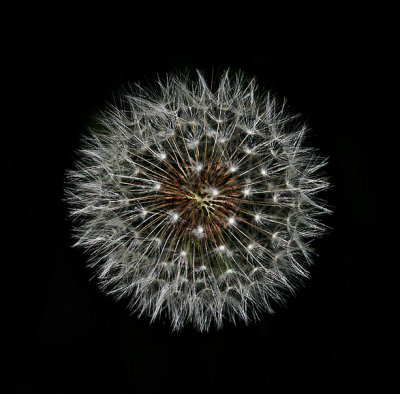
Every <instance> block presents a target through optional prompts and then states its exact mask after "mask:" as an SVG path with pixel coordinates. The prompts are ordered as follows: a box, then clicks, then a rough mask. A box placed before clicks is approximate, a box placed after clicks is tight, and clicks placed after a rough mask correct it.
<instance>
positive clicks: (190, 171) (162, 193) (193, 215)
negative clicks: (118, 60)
mask: <svg viewBox="0 0 400 394" xmlns="http://www.w3.org/2000/svg"><path fill="white" fill-rule="evenodd" d="M241 188H243V184H241V183H240V182H239V180H238V177H237V176H235V175H234V174H233V173H232V172H231V171H229V169H228V167H226V166H225V165H223V164H222V163H221V161H218V160H208V161H207V162H206V163H204V165H203V167H202V168H201V170H199V169H196V168H195V166H190V167H189V166H188V165H187V164H186V163H184V164H176V166H173V165H169V167H168V174H167V175H166V176H165V178H164V180H163V181H162V182H161V187H160V189H159V191H158V194H157V197H156V200H155V204H154V206H153V207H152V209H156V210H159V211H162V212H166V213H168V214H171V215H174V214H177V215H179V216H178V218H179V219H178V220H177V222H176V227H175V228H174V231H175V232H176V235H175V236H178V237H180V236H182V237H186V236H188V234H189V232H191V231H194V229H196V228H202V232H201V237H199V238H210V239H211V240H212V241H216V239H217V238H218V239H220V238H221V232H222V229H223V228H225V227H226V226H227V222H228V219H229V217H231V216H233V215H234V214H235V212H236V211H237V209H238V207H237V205H236V202H237V199H238V197H239V195H240V192H239V189H241Z"/></svg>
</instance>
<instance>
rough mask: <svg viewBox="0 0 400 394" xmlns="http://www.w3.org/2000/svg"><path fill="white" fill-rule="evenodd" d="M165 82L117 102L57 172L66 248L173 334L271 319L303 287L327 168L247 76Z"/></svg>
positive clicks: (297, 127)
mask: <svg viewBox="0 0 400 394" xmlns="http://www.w3.org/2000/svg"><path fill="white" fill-rule="evenodd" d="M214 84H215V85H216V86H209V85H208V84H207V83H206V81H205V78H204V77H203V75H202V74H201V73H200V72H197V75H196V77H195V78H194V79H193V80H192V79H190V77H189V76H188V75H176V76H168V77H167V78H166V79H165V80H164V81H159V83H158V87H157V88H155V89H147V90H146V89H143V88H141V87H139V86H136V87H135V88H130V89H129V91H125V92H124V93H121V95H120V96H119V97H118V100H117V102H116V103H114V104H112V105H109V106H108V108H107V109H106V110H105V111H104V112H103V113H101V115H100V116H99V119H98V120H99V126H98V127H97V128H96V129H95V130H91V133H90V135H89V136H88V137H86V138H85V140H84V142H83V148H82V149H81V150H80V152H79V158H78V160H77V162H76V166H75V168H74V169H73V170H71V171H69V172H68V175H67V178H68V186H67V201H68V203H69V206H70V213H71V215H72V217H73V218H74V219H75V227H74V230H75V233H74V234H75V237H76V240H77V242H76V244H75V245H79V246H82V247H84V248H85V249H86V250H88V251H89V252H90V254H91V262H92V264H93V266H95V268H96V273H97V277H98V279H99V281H100V285H101V287H102V288H104V289H105V290H106V291H107V292H108V293H110V294H113V295H115V296H116V297H128V299H129V300H130V304H129V306H130V307H131V308H132V310H135V311H137V312H138V313H139V314H145V315H149V316H151V318H152V319H153V320H154V319H156V318H157V317H161V318H164V319H169V320H170V321H171V324H172V328H173V329H174V330H179V329H181V328H182V327H183V326H184V325H185V324H186V323H192V324H193V325H194V327H196V328H197V329H198V330H200V331H203V330H208V329H209V327H210V326H211V325H212V324H213V325H215V326H217V327H221V326H222V324H223V322H224V320H228V321H233V322H235V321H236V320H244V321H245V322H247V321H249V320H250V319H252V318H253V319H254V318H257V317H258V316H259V313H260V312H261V311H270V312H271V311H272V306H271V301H273V300H274V301H278V302H282V301H284V300H285V298H286V296H287V294H288V293H290V292H293V291H294V290H295V288H296V287H297V286H298V285H299V284H300V283H301V279H302V278H304V277H307V275H308V271H307V266H308V265H309V264H310V263H311V255H312V249H311V247H310V241H311V240H312V239H313V238H315V237H317V236H319V235H320V234H322V232H323V231H324V226H323V225H322V224H321V223H320V221H319V216H320V215H321V214H322V213H326V212H328V209H327V208H326V207H325V206H324V203H323V201H320V200H319V199H318V197H317V194H318V193H319V192H320V191H322V190H324V189H326V188H327V187H328V183H327V181H326V180H325V179H324V178H323V177H321V175H320V171H319V170H320V169H321V167H323V166H324V165H325V163H326V161H325V160H324V159H322V158H320V157H319V156H318V155H317V153H316V151H315V150H314V149H312V148H308V147H304V146H303V139H304V136H305V134H306V126H305V125H303V124H302V123H300V122H299V120H298V116H292V115H290V114H288V113H287V112H286V110H285V108H284V105H280V104H278V103H277V102H276V100H275V99H274V98H272V97H271V95H270V94H268V93H267V94H265V95H261V94H258V93H257V86H256V83H255V81H254V80H251V81H250V82H245V78H244V77H243V75H242V74H241V73H236V74H231V73H230V72H229V71H226V72H224V73H223V74H222V75H221V76H220V78H219V79H218V81H217V82H216V83H215V82H214Z"/></svg>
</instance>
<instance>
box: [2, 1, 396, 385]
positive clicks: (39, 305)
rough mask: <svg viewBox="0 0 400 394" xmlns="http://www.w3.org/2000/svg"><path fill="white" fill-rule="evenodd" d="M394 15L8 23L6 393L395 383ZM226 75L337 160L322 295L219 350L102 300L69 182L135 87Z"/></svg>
mask: <svg viewBox="0 0 400 394" xmlns="http://www.w3.org/2000/svg"><path fill="white" fill-rule="evenodd" d="M301 3H302V2H301ZM393 13H394V14H395V15H396V13H395V10H391V9H383V8H378V9H376V8H374V7H372V6H369V5H367V4H366V3H360V4H359V5H353V6H349V5H346V4H345V3H342V4H341V3H336V5H327V4H324V5H323V6H311V5H310V6H304V4H302V5H301V6H297V7H295V8H293V6H292V5H291V4H286V3H282V4H281V5H280V6H276V5H274V4H273V3H271V4H270V5H269V3H268V2H266V3H265V4H264V6H263V7H261V6H260V5H251V4H240V5H237V6H234V5H233V4H231V5H230V6H229V7H228V8H225V7H223V6H217V5H216V4H211V5H209V4H206V3H202V2H196V3H193V4H191V5H190V6H189V4H188V3H185V2H182V3H176V4H175V3H174V4H172V3H166V4H164V5H163V6H162V7H160V6H159V5H157V4H155V3H153V4H151V3H148V4H144V5H143V4H140V3H138V4H133V5H131V6H130V7H129V8H122V7H121V8H118V7H117V6H116V5H109V6H99V5H96V6H93V8H91V9H89V8H86V9H83V8H82V6H81V7H79V8H62V7H61V6H60V7H58V8H48V7H44V6H42V7H40V6H37V5H36V6H31V7H22V6H21V7H16V8H15V9H14V10H13V11H12V12H11V13H10V14H6V15H5V16H4V18H5V19H9V20H8V22H10V21H11V23H9V25H8V27H7V29H8V30H7V36H6V37H7V40H6V41H7V42H6V49H7V51H9V52H7V62H9V64H10V65H11V69H10V72H9V73H8V74H5V75H4V77H5V79H6V82H11V85H12V88H13V90H12V93H10V94H9V96H8V102H9V103H11V107H12V109H13V110H14V112H12V114H13V115H12V117H11V119H12V126H11V128H10V132H8V135H9V136H11V145H7V147H5V148H6V150H7V152H5V153H9V154H10V156H11V158H10V159H9V161H8V163H9V166H6V167H5V172H6V173H8V172H9V171H10V172H11V169H13V170H14V171H15V173H14V172H13V173H12V177H11V178H12V181H11V182H12V183H11V185H12V186H11V189H9V190H11V192H9V193H8V194H7V196H8V198H9V202H11V203H14V202H17V204H18V209H16V212H18V214H17V215H13V220H12V221H11V223H12V225H13V227H12V228H13V230H12V238H13V240H14V241H16V246H14V254H13V256H17V258H16V259H15V257H14V258H8V259H7V264H6V266H7V269H10V270H11V272H12V274H11V277H10V276H7V275H8V274H7V275H5V279H4V282H5V285H9V286H10V290H9V291H8V292H7V299H8V301H10V303H9V305H10V307H9V308H8V309H7V313H8V315H7V316H8V318H7V319H6V320H7V322H8V323H7V324H8V325H10V327H11V329H12V334H11V336H10V337H9V338H8V337H7V338H5V344H6V345H8V344H11V347H12V350H11V353H10V356H9V357H8V356H7V357H8V358H7V360H8V361H7V365H8V367H10V370H11V372H12V373H8V374H7V375H8V378H9V379H7V380H6V381H5V382H7V385H8V387H7V389H6V391H5V392H21V393H22V392H23V393H31V392H47V391H49V392H63V391H64V390H65V391H69V392H71V391H73V392H81V391H82V392H103V391H104V392H113V393H119V392H124V393H128V392H129V393H130V392H137V393H148V392H149V393H153V392H154V393H156V392H161V391H162V390H167V389H172V390H174V391H175V392H188V393H189V392H193V393H195V392H202V393H205V392H211V391H213V390H214V389H216V388H218V390H219V391H220V392H228V391H230V390H234V389H237V388H242V390H245V392H260V393H264V392H265V393H267V392H289V388H294V389H296V390H297V391H300V390H301V389H302V388H305V387H307V388H311V387H312V388H314V389H316V390H317V391H318V392H329V391H330V389H333V388H335V389H337V390H341V392H343V391H345V390H347V389H350V388H352V387H354V388H362V389H364V388H367V387H369V386H370V385H372V384H373V383H377V384H378V385H379V387H381V388H382V387H384V386H385V385H386V384H388V382H389V381H390V378H391V377H394V374H395V371H397V365H396V362H395V361H394V356H395V354H396V353H397V350H396V348H395V345H396V343H394V342H392V340H387V338H389V336H388V333H389V331H390V328H389V321H388V319H387V316H388V315H390V314H393V313H395V310H393V306H392V304H391V303H390V300H393V299H394V298H395V293H397V290H396V289H395V288H392V287H390V286H386V288H385V290H384V295H383V298H384V299H383V300H382V298H381V297H380V296H378V295H377V290H376V289H378V288H383V287H384V285H385V282H386V278H387V276H388V275H391V267H390V266H388V265H385V263H384V262H383V261H382V260H383V259H381V258H379V254H380V253H379V251H378V248H377V244H378V241H377V236H378V233H380V232H381V231H382V229H381V228H380V227H379V226H378V225H377V223H376V220H375V219H376V215H377V212H378V209H377V207H378V205H380V200H379V196H378V194H377V192H376V189H377V184H378V183H379V182H380V176H381V175H380V173H379V172H378V169H377V165H376V162H377V155H376V151H377V150H379V149H381V148H382V144H381V142H380V140H379V138H380V137H382V136H384V135H385V133H386V134H388V133H390V131H389V130H388V129H385V127H384V125H383V122H381V121H379V120H376V117H375V115H376V114H377V113H379V119H381V120H382V119H385V118H386V117H388V116H389V114H391V113H392V111H394V104H393V99H394V96H395V92H394V89H393V90H392V88H391V86H392V80H391V79H390V78H389V77H388V75H390V74H391V72H392V71H394V65H393V60H394V54H395V52H396V48H397V41H396V40H394V39H393V37H394V36H393V34H394V30H395V29H394V25H393V23H391V22H390V20H389V19H390V18H389V17H390V15H393ZM6 22H7V21H6ZM228 66H229V67H231V68H232V69H233V70H236V69H241V70H243V71H244V72H246V73H247V74H248V75H250V76H256V77H257V80H258V82H259V84H260V86H262V87H263V88H265V89H272V91H274V92H276V93H277V94H278V95H279V97H281V98H283V97H287V99H288V104H289V107H290V110H291V111H292V112H295V113H302V114H303V117H304V119H306V120H308V123H309V125H310V127H311V128H312V129H313V135H312V138H311V140H310V142H311V143H312V144H313V145H316V146H318V147H319V148H320V150H321V152H322V153H323V154H324V155H325V156H328V157H329V158H330V160H329V165H328V167H327V168H326V171H327V173H328V174H329V176H330V179H331V182H332V183H333V185H334V187H333V188H332V189H331V190H330V191H329V192H328V193H327V194H326V198H327V199H328V200H329V203H330V205H331V206H332V207H333V210H334V214H333V215H332V216H331V217H329V218H327V219H326V220H327V223H328V224H329V225H330V226H331V228H332V229H331V231H330V233H329V234H328V235H327V236H325V237H324V238H323V239H321V240H317V241H316V242H315V243H314V246H315V248H316V250H317V253H318V256H317V257H316V259H315V265H314V266H313V267H312V270H311V273H312V278H311V280H309V281H308V282H307V283H306V287H305V288H303V289H301V290H300V291H299V292H298V294H297V297H291V298H290V299H289V300H288V303H287V306H285V307H279V306H278V307H277V308H276V313H275V314H274V315H272V316H267V315H266V316H263V317H262V319H261V321H260V322H258V323H253V324H250V325H249V326H244V325H241V324H239V325H238V326H236V327H235V326H232V325H229V324H226V326H225V328H224V329H223V330H220V331H215V330H212V331H211V332H210V333H208V334H199V333H196V332H194V331H193V330H192V328H190V327H188V328H187V329H185V330H184V331H183V332H181V333H179V334H176V333H171V332H170V329H169V326H168V324H163V323H162V322H156V323H154V324H152V325H149V322H148V320H147V319H146V318H141V319H137V317H136V316H130V315H129V313H128V312H127V310H126V309H125V305H126V304H125V303H124V302H123V301H121V302H114V301H113V300H111V299H110V298H108V297H107V296H105V295H103V294H101V293H100V292H99V291H98V289H97V285H96V281H95V280H94V279H93V280H91V276H92V273H91V272H90V270H88V269H87V268H85V261H86V256H84V255H83V253H82V251H80V250H75V249H72V248H71V244H72V241H71V238H70V223H69V222H68V220H67V219H66V206H65V204H64V203H63V202H62V196H63V182H64V173H65V170H66V169H67V168H70V167H71V165H72V162H73V151H74V150H75V149H77V148H78V147H79V138H80V135H81V134H82V133H84V132H85V130H86V127H87V125H88V123H89V122H90V119H91V117H92V116H93V114H95V113H96V111H97V110H98V109H100V108H101V107H102V105H103V104H104V102H105V101H107V100H109V99H111V97H112V93H113V92H115V91H116V90H117V89H118V88H119V87H120V86H121V84H125V83H127V82H128V81H131V82H135V81H141V82H144V83H146V81H147V80H152V79H153V78H154V77H155V76H156V75H157V74H159V75H164V74H165V73H166V72H171V71H175V70H178V71H179V70H184V69H186V68H187V69H194V68H199V69H200V70H204V71H205V72H206V73H208V75H210V72H211V70H214V71H218V70H221V69H224V68H225V67H228ZM6 116H7V115H6ZM8 118H10V114H8ZM8 147H11V148H8ZM379 147H381V148H379ZM15 169H16V170H15ZM382 327H383V328H384V330H383V331H384V334H383V335H382V333H381V330H380V328H382ZM386 328H387V329H386ZM382 372H383V373H382Z"/></svg>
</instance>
